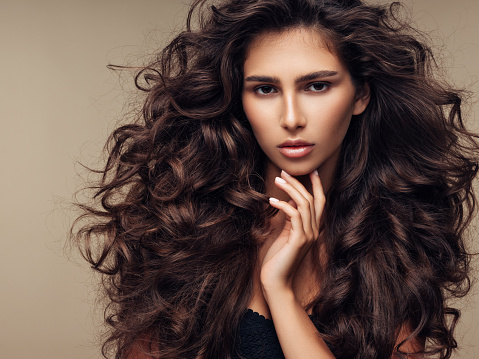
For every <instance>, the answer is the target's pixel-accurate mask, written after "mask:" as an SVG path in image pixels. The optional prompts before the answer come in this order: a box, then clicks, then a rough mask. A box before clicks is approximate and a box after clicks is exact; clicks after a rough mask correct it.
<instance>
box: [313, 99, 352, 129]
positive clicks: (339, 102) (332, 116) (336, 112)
mask: <svg viewBox="0 0 479 359" xmlns="http://www.w3.org/2000/svg"><path fill="white" fill-rule="evenodd" d="M345 98H346V99H348V97H335V98H328V99H326V100H325V101H316V102H312V103H310V104H309V105H308V106H306V109H307V111H308V118H311V119H314V118H316V121H315V122H316V127H320V130H321V132H323V133H324V134H326V133H328V135H329V136H338V135H344V134H345V133H346V131H347V129H348V127H349V123H350V122H351V117H352V114H353V107H352V105H351V102H352V101H345V100H344V99H345Z"/></svg>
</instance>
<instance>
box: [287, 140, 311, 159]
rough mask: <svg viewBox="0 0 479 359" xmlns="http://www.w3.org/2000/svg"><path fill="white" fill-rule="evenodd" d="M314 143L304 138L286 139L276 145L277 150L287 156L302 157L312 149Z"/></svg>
mask: <svg viewBox="0 0 479 359" xmlns="http://www.w3.org/2000/svg"><path fill="white" fill-rule="evenodd" d="M313 147H314V144H312V143H309V142H307V141H304V140H288V141H284V142H283V143H282V144H280V145H279V146H278V149H279V152H280V153H281V154H282V155H284V156H286V157H289V158H298V157H303V156H306V155H307V154H309V153H310V152H311V151H312V150H313Z"/></svg>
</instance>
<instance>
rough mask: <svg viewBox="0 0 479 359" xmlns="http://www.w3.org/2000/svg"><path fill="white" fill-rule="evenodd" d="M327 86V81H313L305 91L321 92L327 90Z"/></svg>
mask: <svg viewBox="0 0 479 359" xmlns="http://www.w3.org/2000/svg"><path fill="white" fill-rule="evenodd" d="M328 87H329V84H328V83H325V82H315V83H313V84H311V85H309V86H308V87H307V88H306V91H312V92H323V91H325V90H327V89H328Z"/></svg>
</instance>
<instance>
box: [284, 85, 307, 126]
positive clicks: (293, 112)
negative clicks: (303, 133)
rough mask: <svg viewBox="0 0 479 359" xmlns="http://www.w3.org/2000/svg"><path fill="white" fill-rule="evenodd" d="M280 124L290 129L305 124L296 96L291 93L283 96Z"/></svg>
mask: <svg viewBox="0 0 479 359" xmlns="http://www.w3.org/2000/svg"><path fill="white" fill-rule="evenodd" d="M281 126H282V127H284V128H286V129H288V130H290V131H293V130H296V129H298V128H302V127H305V126H306V118H305V117H304V115H303V113H302V111H301V106H300V104H299V101H298V98H297V96H295V95H293V94H290V95H285V97H284V103H283V113H282V115H281Z"/></svg>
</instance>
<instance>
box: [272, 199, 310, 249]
mask: <svg viewBox="0 0 479 359" xmlns="http://www.w3.org/2000/svg"><path fill="white" fill-rule="evenodd" d="M269 203H270V204H271V206H273V207H274V208H277V209H279V210H281V211H283V212H284V213H285V214H286V216H287V218H288V220H289V221H290V223H291V232H290V236H289V239H288V241H291V242H292V243H294V244H295V245H297V246H298V247H301V246H303V245H304V244H305V243H307V242H308V239H309V238H308V237H307V236H306V234H305V231H304V226H303V220H302V218H301V217H302V216H301V213H300V212H299V210H297V209H296V208H294V207H293V206H292V205H291V204H289V203H287V202H284V201H280V200H278V199H276V198H270V199H269Z"/></svg>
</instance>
